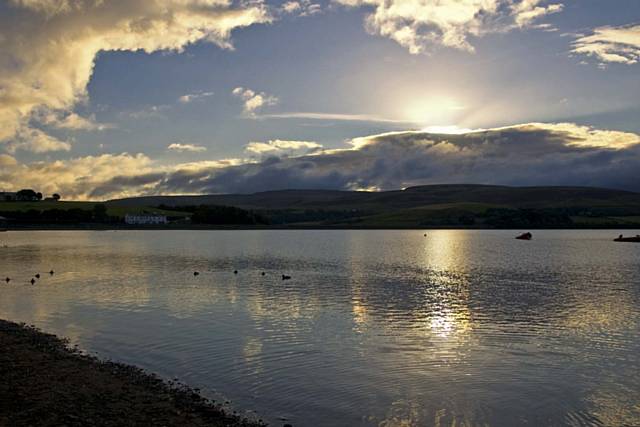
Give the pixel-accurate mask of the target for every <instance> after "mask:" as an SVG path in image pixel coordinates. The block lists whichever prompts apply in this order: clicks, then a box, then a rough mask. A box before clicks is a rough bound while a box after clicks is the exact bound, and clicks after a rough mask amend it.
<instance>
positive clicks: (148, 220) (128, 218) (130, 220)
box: [124, 214, 169, 225]
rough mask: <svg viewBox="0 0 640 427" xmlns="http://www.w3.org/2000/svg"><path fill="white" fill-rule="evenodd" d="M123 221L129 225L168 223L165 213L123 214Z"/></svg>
mask: <svg viewBox="0 0 640 427" xmlns="http://www.w3.org/2000/svg"><path fill="white" fill-rule="evenodd" d="M124 222H125V223H127V224H129V225H161V224H168V223H169V221H168V220H167V217H166V216H165V215H152V214H143V215H129V214H126V215H125V216H124Z"/></svg>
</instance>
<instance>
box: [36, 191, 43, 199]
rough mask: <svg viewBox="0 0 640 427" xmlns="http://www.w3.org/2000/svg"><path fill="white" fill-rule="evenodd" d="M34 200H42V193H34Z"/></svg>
mask: <svg viewBox="0 0 640 427" xmlns="http://www.w3.org/2000/svg"><path fill="white" fill-rule="evenodd" d="M36 199H38V200H42V193H40V192H37V193H36Z"/></svg>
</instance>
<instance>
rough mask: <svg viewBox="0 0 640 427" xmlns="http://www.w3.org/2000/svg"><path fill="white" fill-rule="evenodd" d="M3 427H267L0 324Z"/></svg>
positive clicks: (132, 370)
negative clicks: (89, 426)
mask: <svg viewBox="0 0 640 427" xmlns="http://www.w3.org/2000/svg"><path fill="white" fill-rule="evenodd" d="M0 349H1V351H0V378H2V381H0V426H34V425H37V426H60V425H66V426H87V425H91V426H125V425H126V426H152V425H158V426H243V427H257V426H261V425H263V424H261V423H260V422H258V421H249V420H246V419H243V418H241V417H239V416H236V415H234V414H230V413H228V411H227V412H226V411H225V410H224V409H223V408H221V407H220V406H218V405H216V404H215V403H214V402H211V401H209V400H207V399H205V398H203V397H202V396H201V395H200V394H198V393H197V392H196V391H194V390H192V389H190V388H188V387H186V386H183V385H176V384H174V383H170V382H164V381H162V380H161V379H159V378H158V377H156V376H154V375H152V374H149V373H146V372H144V371H143V370H141V369H139V368H136V367H133V366H128V365H124V364H120V363H114V362H110V361H102V360H99V359H97V358H95V357H92V356H88V355H85V354H81V353H80V352H78V351H76V350H74V349H71V348H69V347H68V345H67V342H66V341H65V340H63V339H60V338H58V337H56V336H54V335H50V334H46V333H43V332H41V331H39V330H37V329H35V328H33V327H29V326H25V325H18V324H16V323H12V322H7V321H3V320H0Z"/></svg>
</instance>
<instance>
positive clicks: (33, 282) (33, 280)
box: [31, 277, 36, 285]
mask: <svg viewBox="0 0 640 427" xmlns="http://www.w3.org/2000/svg"><path fill="white" fill-rule="evenodd" d="M31 284H32V285H35V284H36V279H34V278H33V277H32V278H31Z"/></svg>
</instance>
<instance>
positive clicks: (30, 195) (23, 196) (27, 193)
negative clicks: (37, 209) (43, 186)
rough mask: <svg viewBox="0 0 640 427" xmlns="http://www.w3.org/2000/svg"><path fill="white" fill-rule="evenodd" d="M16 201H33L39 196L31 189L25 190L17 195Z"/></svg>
mask: <svg viewBox="0 0 640 427" xmlns="http://www.w3.org/2000/svg"><path fill="white" fill-rule="evenodd" d="M41 196H42V194H41ZM16 199H17V200H22V201H33V200H37V199H38V194H37V193H36V192H35V191H33V190H32V189H30V188H25V189H22V190H20V191H18V192H17V193H16Z"/></svg>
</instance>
